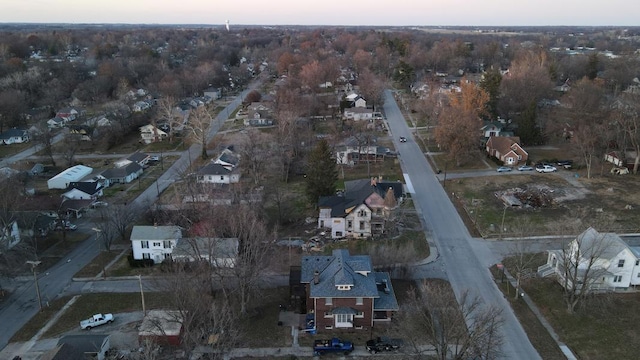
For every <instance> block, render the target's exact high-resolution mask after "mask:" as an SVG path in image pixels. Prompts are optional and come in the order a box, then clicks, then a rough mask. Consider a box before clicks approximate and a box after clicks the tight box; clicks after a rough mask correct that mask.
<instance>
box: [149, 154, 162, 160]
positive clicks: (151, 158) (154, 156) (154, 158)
mask: <svg viewBox="0 0 640 360" xmlns="http://www.w3.org/2000/svg"><path fill="white" fill-rule="evenodd" d="M149 161H160V156H158V155H152V156H150V157H149Z"/></svg>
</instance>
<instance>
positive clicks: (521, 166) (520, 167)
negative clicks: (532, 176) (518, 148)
mask: <svg viewBox="0 0 640 360" xmlns="http://www.w3.org/2000/svg"><path fill="white" fill-rule="evenodd" d="M518 171H533V167H531V166H529V165H520V166H518Z"/></svg>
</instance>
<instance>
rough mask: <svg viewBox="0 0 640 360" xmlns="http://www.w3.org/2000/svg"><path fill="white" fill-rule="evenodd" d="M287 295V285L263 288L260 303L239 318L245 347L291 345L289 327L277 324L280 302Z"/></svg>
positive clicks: (281, 302) (284, 301)
mask: <svg viewBox="0 0 640 360" xmlns="http://www.w3.org/2000/svg"><path fill="white" fill-rule="evenodd" d="M288 297H289V288H288V287H279V288H275V289H267V290H265V292H264V294H263V296H261V297H260V305H259V306H258V307H256V308H253V309H252V310H250V314H249V315H248V316H245V317H243V318H241V320H240V326H241V327H242V334H243V335H242V336H243V341H242V343H244V344H245V346H247V347H279V346H291V344H292V343H293V339H292V338H291V335H290V334H291V328H289V327H284V326H278V315H279V313H280V307H279V305H280V304H286V303H287V302H288Z"/></svg>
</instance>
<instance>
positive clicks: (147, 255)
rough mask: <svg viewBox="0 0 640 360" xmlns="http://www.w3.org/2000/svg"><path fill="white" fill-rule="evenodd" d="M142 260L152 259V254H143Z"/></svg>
mask: <svg viewBox="0 0 640 360" xmlns="http://www.w3.org/2000/svg"><path fill="white" fill-rule="evenodd" d="M142 258H143V259H151V254H149V253H142Z"/></svg>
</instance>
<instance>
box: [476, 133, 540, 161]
mask: <svg viewBox="0 0 640 360" xmlns="http://www.w3.org/2000/svg"><path fill="white" fill-rule="evenodd" d="M486 150H487V154H489V156H493V157H495V158H497V159H499V160H500V161H502V162H503V163H504V164H505V165H518V164H519V163H523V164H524V163H526V162H527V160H528V159H529V153H528V152H526V151H525V150H524V149H523V148H522V146H520V138H519V137H518V136H492V137H490V138H489V140H487V145H486Z"/></svg>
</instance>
